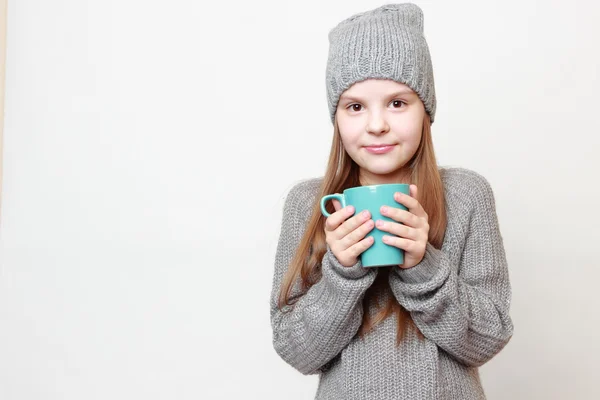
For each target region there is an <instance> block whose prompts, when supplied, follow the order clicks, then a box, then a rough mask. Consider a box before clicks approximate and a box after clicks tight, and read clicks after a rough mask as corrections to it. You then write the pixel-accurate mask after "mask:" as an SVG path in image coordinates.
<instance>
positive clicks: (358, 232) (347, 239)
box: [341, 219, 375, 249]
mask: <svg viewBox="0 0 600 400" xmlns="http://www.w3.org/2000/svg"><path fill="white" fill-rule="evenodd" d="M374 227H375V222H374V221H373V220H372V219H368V220H366V221H365V222H363V223H362V224H361V225H359V226H358V227H357V228H356V229H354V230H353V231H351V232H350V233H348V234H347V235H346V236H344V237H343V239H342V240H341V242H342V248H343V249H348V248H350V247H352V246H353V245H354V244H356V243H358V242H359V241H361V240H362V239H364V237H365V236H366V235H367V234H368V233H369V232H370V231H372V230H373V228H374Z"/></svg>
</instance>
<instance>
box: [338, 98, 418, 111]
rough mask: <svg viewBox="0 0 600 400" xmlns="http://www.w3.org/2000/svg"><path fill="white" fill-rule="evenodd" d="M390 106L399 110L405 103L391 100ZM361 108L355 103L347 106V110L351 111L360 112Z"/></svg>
mask: <svg viewBox="0 0 600 400" xmlns="http://www.w3.org/2000/svg"><path fill="white" fill-rule="evenodd" d="M390 104H394V108H401V107H400V104H404V105H406V103H405V102H403V101H402V100H393V101H392V103H390ZM396 105H397V107H396ZM361 107H362V105H360V104H356V103H355V104H350V105H349V106H348V108H349V109H352V111H360V108H361Z"/></svg>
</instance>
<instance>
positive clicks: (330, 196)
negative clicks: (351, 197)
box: [321, 193, 346, 217]
mask: <svg viewBox="0 0 600 400" xmlns="http://www.w3.org/2000/svg"><path fill="white" fill-rule="evenodd" d="M331 199H336V200H338V201H339V202H340V203H341V204H342V208H343V207H346V199H345V198H344V195H343V194H341V193H335V194H328V195H325V196H323V197H322V198H321V214H323V215H324V216H326V217H329V216H330V215H331V214H330V213H328V212H327V210H326V209H325V203H327V200H331Z"/></svg>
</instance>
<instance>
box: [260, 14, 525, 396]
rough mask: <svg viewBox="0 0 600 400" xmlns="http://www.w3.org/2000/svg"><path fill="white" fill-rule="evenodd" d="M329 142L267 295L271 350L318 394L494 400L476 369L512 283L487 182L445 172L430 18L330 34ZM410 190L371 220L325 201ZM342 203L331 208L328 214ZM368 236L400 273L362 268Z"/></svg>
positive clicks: (504, 317) (495, 343) (282, 240)
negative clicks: (396, 255) (382, 189)
mask: <svg viewBox="0 0 600 400" xmlns="http://www.w3.org/2000/svg"><path fill="white" fill-rule="evenodd" d="M329 45H330V47H329V57H328V62H327V71H326V78H327V95H328V104H329V111H330V114H331V120H332V122H333V126H334V129H333V143H332V148H331V153H330V157H329V163H328V166H327V170H326V171H325V175H324V177H321V178H312V179H308V180H305V181H303V182H301V183H298V184H296V185H295V186H294V187H293V188H292V189H291V190H290V192H289V194H288V195H287V197H286V200H285V204H284V210H283V220H282V224H281V232H280V236H279V242H278V245H277V253H276V256H275V271H274V278H273V289H272V293H271V323H272V328H273V345H274V348H275V350H276V351H277V353H278V354H279V355H280V356H281V358H282V359H283V360H285V361H286V362H287V363H289V364H290V365H291V366H292V367H294V368H295V369H297V370H298V371H300V372H301V373H303V374H306V375H307V374H319V386H318V389H317V394H316V399H336V400H353V399H368V400H378V399H381V400H391V399H427V400H432V399H449V400H470V399H485V394H484V391H483V389H482V385H481V381H480V377H479V372H478V367H479V366H481V365H483V364H484V363H485V362H487V361H489V360H490V359H491V358H492V357H494V356H495V355H496V354H497V353H498V352H499V351H500V350H502V349H503V348H504V346H505V345H506V344H507V343H508V341H509V340H510V338H511V337H512V334H513V325H512V320H511V318H510V316H509V307H510V301H511V286H510V282H509V275H508V268H507V263H506V256H505V251H504V247H503V240H502V236H501V234H500V229H499V225H498V219H497V215H496V209H495V200H494V195H493V192H492V189H491V187H490V184H489V183H488V181H487V180H486V179H485V178H484V177H483V176H481V175H479V174H478V173H476V172H473V171H471V170H468V169H466V168H438V166H437V163H436V159H435V155H434V150H433V145H432V139H431V124H432V123H433V121H434V116H435V109H436V98H435V89H434V80H433V71H432V64H431V59H430V56H429V49H428V46H427V43H426V41H425V37H424V34H423V13H422V11H421V9H420V8H419V7H418V6H416V5H414V4H411V3H405V4H387V5H383V6H381V7H379V8H376V9H374V10H371V11H367V12H363V13H359V14H356V15H353V16H351V17H350V18H348V19H346V20H344V21H342V22H340V23H339V24H338V25H337V26H336V27H335V28H334V29H333V30H331V31H330V33H329ZM381 183H410V184H411V185H410V195H403V194H400V193H397V194H396V197H395V200H396V201H397V202H398V203H399V204H403V205H404V206H406V207H407V208H408V211H404V210H402V209H400V208H396V207H387V209H383V208H382V210H381V212H382V214H383V215H386V216H389V217H390V218H391V219H393V220H394V221H395V222H392V223H389V222H386V223H383V224H382V223H381V221H373V220H372V219H371V217H370V215H369V214H368V212H367V213H355V210H354V209H353V207H352V206H348V207H344V208H341V206H340V204H339V202H337V201H334V202H333V204H332V203H329V204H328V207H329V211H330V212H332V215H331V216H330V217H328V218H325V217H323V216H322V214H321V211H320V208H319V200H320V198H321V197H322V196H324V195H326V194H330V193H341V192H342V191H343V190H344V189H346V188H349V187H354V186H362V185H373V184H381ZM332 205H333V206H334V207H333V208H334V209H332V207H331V206H332ZM372 229H380V230H382V231H385V232H386V233H387V237H386V238H385V239H384V242H385V243H386V244H387V245H389V246H396V247H398V248H401V249H403V250H404V251H405V261H404V264H402V265H394V266H383V267H369V268H366V267H363V266H362V265H361V262H360V254H361V253H362V252H364V251H365V250H366V249H367V248H369V247H370V246H372V245H373V241H372V240H368V239H366V238H365V236H366V235H367V233H368V232H369V231H371V230H372Z"/></svg>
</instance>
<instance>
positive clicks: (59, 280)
mask: <svg viewBox="0 0 600 400" xmlns="http://www.w3.org/2000/svg"><path fill="white" fill-rule="evenodd" d="M381 4H383V3H381V2H375V1H365V0H362V1H348V0H345V1H327V2H319V1H316V0H312V1H303V2H297V1H295V2H291V1H270V2H266V1H260V2H257V1H251V2H247V1H227V2H216V1H215V2H213V3H208V2H198V1H184V0H173V1H170V2H165V1H147V0H146V1H134V0H119V1H116V0H112V1H108V0H103V1H91V0H87V1H84V0H54V1H51V2H49V1H42V0H18V1H9V4H8V24H9V26H8V42H7V52H8V53H7V69H6V74H7V76H6V79H7V82H6V110H5V138H4V142H5V143H4V151H5V153H4V163H5V165H4V189H3V194H4V197H3V206H2V215H1V231H0V234H1V242H0V257H1V258H0V262H1V269H0V398H1V399H3V400H17V399H44V400H53V399H61V400H62V399H68V400H70V399H73V400H75V399H77V400H79V399H86V400H91V399H148V400H151V399H198V398H200V399H238V398H244V399H283V398H284V399H311V398H313V396H314V393H315V391H316V385H317V377H316V376H303V375H301V374H300V373H299V372H297V371H296V370H294V369H293V368H292V367H290V366H288V365H287V364H286V363H285V362H284V361H282V360H281V359H280V358H279V357H278V356H277V355H276V353H275V351H274V350H273V348H272V344H271V334H272V333H271V327H270V322H269V295H270V290H271V279H272V273H273V261H274V254H275V247H276V242H277V238H278V234H279V224H280V221H281V212H282V209H281V207H282V205H283V199H284V197H285V195H286V193H287V191H288V190H289V189H290V188H291V187H292V186H293V184H294V183H296V182H298V181H299V180H301V179H305V178H310V177H316V176H320V175H322V174H323V173H324V169H325V163H326V159H327V156H328V151H329V146H330V142H331V137H332V132H333V130H332V126H331V123H330V121H329V116H328V110H327V103H326V97H325V65H326V60H327V51H328V42H327V33H328V31H329V30H330V29H331V28H332V27H333V26H334V25H335V24H336V23H337V22H339V21H341V20H342V19H343V18H346V17H348V16H350V15H351V14H353V13H356V12H360V11H365V10H367V9H371V8H375V7H377V6H379V5H381ZM417 4H419V5H420V6H421V8H422V9H423V11H424V14H425V35H426V38H427V41H428V43H429V47H430V51H431V54H432V61H433V65H434V74H435V82H436V91H437V99H438V111H437V114H436V121H435V123H434V124H433V127H432V130H433V131H432V133H433V137H434V143H435V147H436V152H437V156H438V162H439V163H440V164H441V165H444V166H461V167H466V168H470V169H473V170H475V171H477V172H479V173H481V174H483V175H484V176H485V177H486V178H487V179H488V180H489V181H490V183H491V184H492V187H493V189H494V193H495V197H496V204H497V211H498V217H499V220H500V226H501V231H502V235H503V238H504V241H505V248H506V252H507V258H508V261H509V266H510V276H511V283H512V287H513V302H512V308H511V315H512V317H513V320H514V325H515V334H514V337H513V339H512V341H511V342H510V343H509V344H508V346H507V347H506V348H505V349H504V350H503V351H502V352H501V353H500V354H499V355H498V356H497V357H496V358H494V359H493V360H492V361H490V362H489V363H488V364H486V365H484V366H483V367H482V368H481V374H482V378H483V382H484V387H485V390H486V392H487V394H488V398H489V399H491V400H501V399H507V400H509V399H510V400H513V399H598V398H600V386H599V385H598V367H597V360H598V357H600V345H599V343H598V336H599V333H598V331H599V329H600V313H599V312H598V310H597V306H598V304H599V302H598V297H597V288H598V284H599V279H600V273H599V271H598V269H599V268H598V267H599V266H600V261H599V259H598V253H597V248H598V247H597V246H598V240H599V239H600V237H599V235H598V226H599V224H600V214H599V211H598V204H599V203H600V195H599V190H598V173H599V172H600V162H599V161H598V152H599V151H600V146H599V145H600V122H599V121H598V106H599V101H598V92H599V90H600V81H599V79H598V71H599V69H600V68H599V67H600V54H599V52H598V48H599V43H598V38H599V37H600V25H599V24H598V20H600V6H598V4H597V3H595V2H590V1H583V0H579V1H569V2H567V1H544V2H541V1H532V0H520V1H518V2H517V1H506V0H504V1H494V2H492V1H485V2H483V1H469V2H467V1H451V2H449V1H419V2H417Z"/></svg>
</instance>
